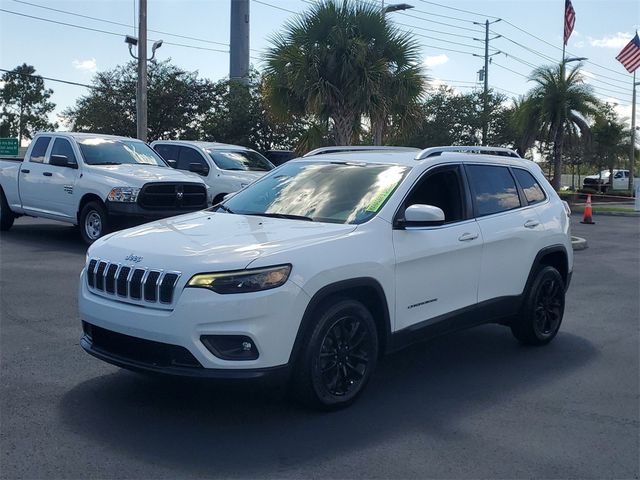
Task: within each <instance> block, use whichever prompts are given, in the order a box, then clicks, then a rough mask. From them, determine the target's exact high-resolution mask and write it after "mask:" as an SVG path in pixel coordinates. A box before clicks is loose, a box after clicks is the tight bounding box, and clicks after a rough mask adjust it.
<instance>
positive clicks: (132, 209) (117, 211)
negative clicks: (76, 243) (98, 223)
mask: <svg viewBox="0 0 640 480" xmlns="http://www.w3.org/2000/svg"><path fill="white" fill-rule="evenodd" d="M105 204H106V207H107V214H108V215H109V218H110V219H111V220H112V221H114V222H116V223H137V222H151V221H154V220H160V219H162V218H167V217H175V216H176V215H184V214H185V213H191V212H196V211H198V210H202V209H204V208H207V205H200V206H198V207H194V208H181V209H153V210H151V209H147V208H142V207H141V206H140V205H138V204H137V203H126V202H110V201H108V200H107V201H106V202H105Z"/></svg>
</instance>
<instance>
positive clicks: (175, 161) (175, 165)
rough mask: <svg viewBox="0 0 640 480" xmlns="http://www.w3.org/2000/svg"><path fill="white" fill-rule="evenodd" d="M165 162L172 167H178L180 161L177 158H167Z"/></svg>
mask: <svg viewBox="0 0 640 480" xmlns="http://www.w3.org/2000/svg"><path fill="white" fill-rule="evenodd" d="M165 162H167V164H168V165H169V166H170V167H171V168H176V167H177V166H178V161H177V160H165Z"/></svg>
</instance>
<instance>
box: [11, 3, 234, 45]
mask: <svg viewBox="0 0 640 480" xmlns="http://www.w3.org/2000/svg"><path fill="white" fill-rule="evenodd" d="M12 1H13V2H15V3H21V4H23V5H29V6H32V7H36V8H41V9H43V10H50V11H52V12H58V13H63V14H65V15H73V16H74V17H80V18H86V19H88V20H94V21H96V22H103V23H109V24H111V25H118V26H120V27H127V28H134V29H135V25H129V24H126V23H121V22H115V21H113V20H107V19H105V18H98V17H92V16H89V15H83V14H81V13H77V12H70V11H68V10H61V9H59V8H53V7H46V6H44V5H38V4H37V3H31V2H26V1H24V0H12ZM134 5H135V4H134ZM148 30H149V31H150V32H154V33H159V34H161V35H169V36H171V37H177V38H184V39H185V40H195V41H197V42H203V43H210V44H212V45H221V46H224V47H228V46H229V44H228V43H223V42H216V41H214V40H207V39H204V38H198V37H190V36H188V35H181V34H178V33H170V32H164V31H162V30H152V29H148Z"/></svg>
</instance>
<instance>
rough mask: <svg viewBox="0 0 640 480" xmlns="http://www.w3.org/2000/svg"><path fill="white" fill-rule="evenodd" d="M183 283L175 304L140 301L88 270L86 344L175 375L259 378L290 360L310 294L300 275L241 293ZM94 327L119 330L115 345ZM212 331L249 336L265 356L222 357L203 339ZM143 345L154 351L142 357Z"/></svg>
mask: <svg viewBox="0 0 640 480" xmlns="http://www.w3.org/2000/svg"><path fill="white" fill-rule="evenodd" d="M183 287H184V284H183V283H181V284H180V285H178V288H177V290H176V291H175V294H174V303H173V304H172V305H169V306H167V305H165V306H162V307H160V306H154V305H136V304H132V303H127V302H126V301H123V300H122V299H119V298H118V297H115V296H114V297H113V298H106V297H105V296H104V295H97V294H96V293H93V292H92V291H91V290H90V289H89V287H88V286H87V282H86V278H85V273H84V271H83V273H82V275H81V277H80V292H79V301H78V303H79V310H80V318H81V319H82V321H83V322H84V323H85V335H84V337H83V341H82V346H83V348H84V349H85V350H86V351H87V352H89V353H90V354H92V355H94V356H96V357H98V358H100V359H102V360H104V361H107V362H109V363H113V364H116V365H119V366H122V367H125V368H130V369H137V370H146V371H154V372H165V373H169V374H174V375H187V376H205V377H207V376H209V377H211V376H213V377H225V378H255V377H256V376H263V375H264V374H265V373H266V371H264V372H263V370H264V369H273V368H275V367H282V368H286V366H287V364H288V363H289V360H290V355H291V351H292V349H293V344H294V342H295V338H296V335H297V333H298V328H299V326H300V322H301V320H302V317H303V315H304V311H305V309H306V306H307V304H308V302H309V297H308V295H307V294H306V293H305V292H304V291H303V290H302V289H300V288H299V287H298V286H297V285H296V284H295V283H293V282H292V281H291V280H289V281H288V282H287V283H285V284H284V285H283V286H282V287H279V288H276V289H273V290H266V291H262V292H254V293H247V294H234V295H220V294H217V293H214V292H211V291H209V290H206V289H201V288H183ZM92 327H97V328H99V329H102V330H105V331H106V332H108V333H109V334H112V335H111V336H112V337H115V338H111V339H110V340H113V342H112V343H111V344H110V346H108V347H109V348H105V343H104V342H102V344H100V342H94V341H93V339H92V338H91V334H90V329H91V328H92ZM209 335H217V336H220V335H228V336H246V337H248V338H249V339H250V340H251V342H252V343H253V344H254V345H255V347H256V349H257V351H258V358H255V359H249V360H225V359H222V358H219V357H218V356H216V355H214V354H213V353H212V352H211V351H210V350H209V349H208V348H207V347H206V346H205V344H204V343H203V342H202V340H201V337H202V336H209ZM123 344H129V347H127V348H124V347H123ZM114 345H115V347H114ZM131 345H133V346H131ZM176 349H178V350H180V351H181V352H182V353H180V354H179V355H177V358H178V360H177V361H175V359H174V360H172V358H173V357H172V356H171V355H168V354H167V351H168V350H169V351H170V352H169V353H172V352H173V353H175V352H176ZM142 350H144V351H145V352H146V354H147V355H146V356H143V357H140V356H139V355H138V354H137V353H140V352H141V351H142ZM132 352H133V353H132ZM136 352H137V353H136ZM185 352H186V355H185ZM154 355H155V357H154ZM185 358H186V359H187V360H188V361H185ZM224 371H228V372H229V373H223V372H224Z"/></svg>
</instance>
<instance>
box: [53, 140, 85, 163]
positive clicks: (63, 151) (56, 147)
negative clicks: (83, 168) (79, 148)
mask: <svg viewBox="0 0 640 480" xmlns="http://www.w3.org/2000/svg"><path fill="white" fill-rule="evenodd" d="M51 155H64V156H65V157H67V161H69V162H75V163H78V162H77V160H76V155H75V153H73V147H72V146H71V144H70V143H69V140H65V139H64V138H56V140H55V141H54V142H53V147H52V148H51Z"/></svg>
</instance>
